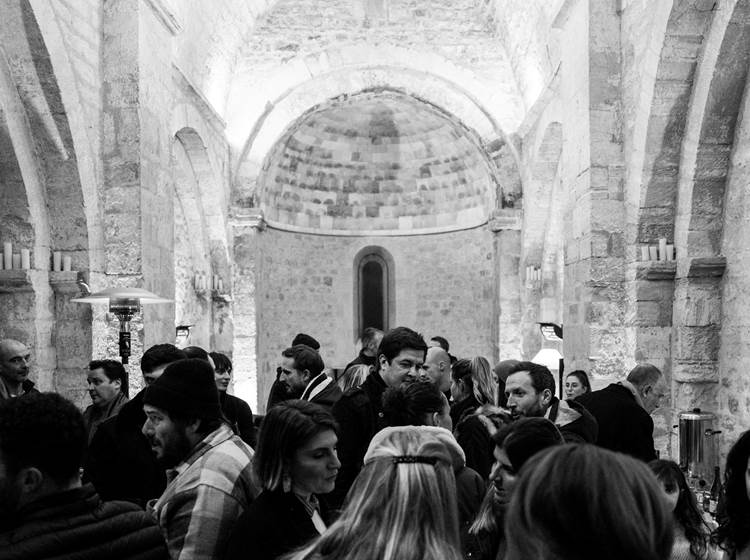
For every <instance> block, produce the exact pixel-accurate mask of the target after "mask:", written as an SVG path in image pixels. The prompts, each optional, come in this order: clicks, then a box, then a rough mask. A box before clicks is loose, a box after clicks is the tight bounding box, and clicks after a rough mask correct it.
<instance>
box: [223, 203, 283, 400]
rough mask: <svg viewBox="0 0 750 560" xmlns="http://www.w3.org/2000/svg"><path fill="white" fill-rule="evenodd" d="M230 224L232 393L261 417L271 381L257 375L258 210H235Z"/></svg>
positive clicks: (268, 376)
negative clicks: (232, 321)
mask: <svg viewBox="0 0 750 560" xmlns="http://www.w3.org/2000/svg"><path fill="white" fill-rule="evenodd" d="M230 223H231V224H232V227H233V229H234V236H233V237H234V247H233V251H234V270H233V286H232V294H233V298H234V301H233V312H234V319H235V327H234V352H233V360H234V392H235V394H236V395H237V396H239V397H240V398H242V399H244V400H246V401H247V402H249V403H250V406H251V407H252V409H253V411H254V412H256V413H259V414H264V413H265V406H266V400H267V397H268V392H269V390H270V388H271V384H272V383H273V380H274V379H275V378H274V377H272V376H271V374H270V372H259V371H258V363H257V355H258V353H257V339H258V333H257V324H256V312H257V308H256V304H257V303H258V302H257V299H256V291H257V285H258V270H257V263H258V262H260V259H259V253H260V250H259V246H258V245H259V235H260V234H261V233H262V232H263V230H264V229H265V222H264V221H263V213H262V211H261V210H259V209H257V208H242V209H239V208H235V209H234V211H233V218H232V219H231V220H230Z"/></svg>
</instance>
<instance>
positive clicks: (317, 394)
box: [279, 344, 341, 411]
mask: <svg viewBox="0 0 750 560" xmlns="http://www.w3.org/2000/svg"><path fill="white" fill-rule="evenodd" d="M324 367H325V366H324V364H323V359H322V358H321V357H320V354H318V352H316V351H315V350H313V349H312V348H310V347H309V346H307V345H305V344H297V345H295V346H292V347H291V348H287V349H286V350H284V351H283V352H282V353H281V375H280V376H279V380H280V381H281V382H282V383H285V384H286V386H287V388H288V392H289V398H292V399H302V400H303V401H310V402H314V403H316V404H319V405H322V406H324V407H325V408H326V409H327V410H328V411H330V410H331V408H333V405H334V404H335V403H336V401H338V400H339V399H340V398H341V389H339V386H338V385H337V384H336V383H335V382H334V381H333V379H331V378H330V377H328V376H327V375H326V374H325V373H323V368H324Z"/></svg>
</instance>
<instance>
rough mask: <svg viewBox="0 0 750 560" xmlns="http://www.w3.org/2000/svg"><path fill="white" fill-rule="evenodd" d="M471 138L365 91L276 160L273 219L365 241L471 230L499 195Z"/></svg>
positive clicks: (270, 162)
mask: <svg viewBox="0 0 750 560" xmlns="http://www.w3.org/2000/svg"><path fill="white" fill-rule="evenodd" d="M493 184H494V181H493V179H492V175H491V171H490V167H489V164H488V159H487V157H486V155H485V154H483V152H482V150H481V148H480V147H479V146H478V145H477V142H476V141H475V140H474V138H472V136H471V133H470V132H469V131H468V130H467V129H466V128H464V127H463V126H462V125H461V124H460V123H459V122H457V121H454V120H452V119H451V118H449V117H448V116H447V115H446V114H444V113H442V112H441V111H439V110H438V109H436V108H435V107H433V106H431V105H429V104H427V103H424V102H422V101H420V100H418V99H415V98H413V97H410V96H408V95H405V94H402V93H398V92H392V91H387V92H382V91H380V92H363V93H360V94H357V95H354V96H349V97H346V98H343V99H336V100H333V101H332V102H331V103H329V104H327V105H325V106H321V107H318V108H316V109H314V110H312V111H310V112H308V113H307V114H306V115H305V116H304V117H302V118H301V119H300V120H298V121H297V122H296V123H295V124H294V125H292V126H291V127H290V128H289V129H288V130H287V131H286V132H285V133H284V135H283V136H282V138H281V140H280V141H279V142H278V143H277V144H276V145H275V146H274V148H273V149H272V150H271V152H270V153H269V155H268V157H267V159H266V162H265V165H264V166H263V172H262V174H261V177H260V182H259V185H260V205H261V208H262V209H263V212H264V216H265V219H266V221H267V222H268V223H269V224H270V225H272V226H275V227H278V228H281V229H291V230H298V231H315V232H328V233H336V234H346V233H349V234H362V233H368V232H372V233H377V234H383V233H386V232H393V233H406V232H411V233H416V232H431V231H450V230H459V229H466V228H470V227H475V226H478V225H480V224H483V223H485V222H486V221H487V216H488V212H489V208H490V207H491V203H492V200H491V197H492V196H493V195H492V193H493V192H494V188H493V187H492V185H493Z"/></svg>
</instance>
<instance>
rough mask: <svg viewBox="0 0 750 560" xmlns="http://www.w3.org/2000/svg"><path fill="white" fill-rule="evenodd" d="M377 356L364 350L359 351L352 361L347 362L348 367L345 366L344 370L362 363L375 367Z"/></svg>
mask: <svg viewBox="0 0 750 560" xmlns="http://www.w3.org/2000/svg"><path fill="white" fill-rule="evenodd" d="M376 358H377V356H368V355H367V354H365V353H364V350H360V351H359V356H357V357H356V358H354V359H353V360H352V361H351V362H349V363H348V364H346V367H345V368H344V371H346V370H348V369H349V368H350V367H352V366H358V365H360V364H362V365H366V366H370V367H375V361H376Z"/></svg>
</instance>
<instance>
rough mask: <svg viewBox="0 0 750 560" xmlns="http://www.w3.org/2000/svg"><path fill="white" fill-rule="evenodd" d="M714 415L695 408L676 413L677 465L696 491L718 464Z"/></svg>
mask: <svg viewBox="0 0 750 560" xmlns="http://www.w3.org/2000/svg"><path fill="white" fill-rule="evenodd" d="M715 420H716V416H715V415H714V414H711V413H710V412H702V411H701V409H700V408H694V409H693V410H692V411H690V412H681V413H680V415H679V430H680V468H682V470H683V471H684V472H685V475H686V476H687V479H688V484H689V485H690V486H691V487H692V488H694V489H695V490H702V489H707V485H709V484H711V480H712V479H713V476H714V467H715V466H716V465H718V464H719V463H718V451H717V450H718V445H717V441H716V439H717V438H716V435H717V434H719V433H721V432H718V431H716V430H714V421H715Z"/></svg>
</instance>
